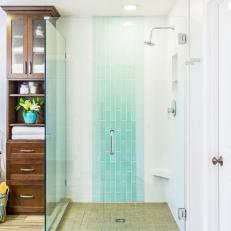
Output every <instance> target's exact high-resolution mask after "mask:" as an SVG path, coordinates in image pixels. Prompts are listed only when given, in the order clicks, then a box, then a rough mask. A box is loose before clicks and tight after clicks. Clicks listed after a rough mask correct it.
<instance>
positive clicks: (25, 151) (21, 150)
mask: <svg viewBox="0 0 231 231" xmlns="http://www.w3.org/2000/svg"><path fill="white" fill-rule="evenodd" d="M20 152H23V153H31V152H34V149H20Z"/></svg>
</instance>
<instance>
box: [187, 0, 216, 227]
mask: <svg viewBox="0 0 231 231" xmlns="http://www.w3.org/2000/svg"><path fill="white" fill-rule="evenodd" d="M203 9H204V6H203V0H191V1H190V57H191V58H199V59H201V62H200V63H196V64H195V65H193V66H190V79H189V81H190V89H189V92H190V98H189V102H188V105H189V106H190V107H189V134H188V135H189V140H188V142H189V143H188V144H189V146H188V148H189V159H188V170H189V176H188V179H187V181H188V182H189V184H190V185H189V192H188V208H190V210H189V214H188V215H189V221H188V230H190V231H194V230H198V231H204V230H205V228H204V222H205V218H206V217H207V215H208V214H206V213H204V203H205V201H206V197H205V198H204V197H203V196H204V187H206V182H205V181H204V180H205V178H204V176H205V169H206V168H205V165H206V164H205V162H207V161H208V159H207V156H206V155H205V152H204V151H205V150H204V146H205V137H204V134H205V120H204V115H205V114H204V113H205V110H206V107H207V105H206V102H205V101H204V97H205V92H206V87H207V86H206V85H205V84H204V75H203V68H204V66H203V65H204V64H205V62H204V60H203V49H204V47H203V36H204V33H203V31H204V29H205V28H203V24H204V17H203V15H204V10H203ZM208 163H209V162H208ZM208 193H210V192H208ZM210 203H211V201H210ZM213 219H214V218H213Z"/></svg>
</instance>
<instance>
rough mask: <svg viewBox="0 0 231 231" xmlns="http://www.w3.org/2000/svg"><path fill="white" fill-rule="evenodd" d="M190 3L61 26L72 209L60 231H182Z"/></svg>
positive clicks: (74, 20) (65, 22) (64, 20)
mask: <svg viewBox="0 0 231 231" xmlns="http://www.w3.org/2000/svg"><path fill="white" fill-rule="evenodd" d="M184 3H185V4H184V5H181V4H182V1H175V2H174V3H173V7H172V10H171V11H170V12H169V15H166V16H163V17H156V16H150V17H93V18H89V17H87V18H72V17H70V18H61V19H59V21H58V23H57V28H59V30H60V31H62V33H63V35H64V36H65V37H66V40H67V44H66V45H67V55H68V59H67V61H68V65H67V67H68V90H69V91H68V94H67V102H68V104H67V111H68V113H67V122H68V129H67V135H68V151H67V157H68V158H67V166H68V167H67V182H68V197H70V199H71V200H72V202H73V203H71V205H70V207H69V211H68V219H64V220H63V224H62V225H61V227H63V229H73V230H74V229H79V230H86V229H87V230H90V229H97V230H110V231H113V230H140V231H141V230H142V231H144V230H145V231H148V230H150V231H151V230H156V231H161V230H169V231H170V230H171V231H179V230H180V231H184V230H185V220H184V217H183V214H184V213H183V212H184V210H183V209H184V208H185V207H186V204H185V127H184V125H185V85H186V79H187V69H186V66H185V61H186V60H188V43H185V42H184V40H183V38H184V37H185V34H186V35H187V32H188V15H187V4H188V1H187V0H185V2H184ZM179 9H180V11H179ZM182 9H185V10H184V11H183V10H182ZM162 26H164V27H167V28H162V29H161V28H160V27H162ZM170 26H171V27H173V28H169V27H170ZM154 27H157V29H155V30H153V34H152V41H149V43H145V44H144V40H148V39H150V32H151V31H152V29H153V28H154ZM180 38H182V39H180ZM53 40H54V39H53ZM154 44H155V46H154ZM151 45H153V46H151ZM51 47H52V44H51ZM50 91H51V92H52V91H54V89H50ZM175 103H176V111H174V105H175ZM53 110H54V111H53V113H55V112H56V111H57V107H56V109H53ZM173 112H176V114H175V113H173ZM51 123H56V122H54V121H51ZM48 171H49V170H48ZM51 192H52V190H51ZM179 209H182V210H179ZM178 215H179V216H178ZM181 215H182V217H180V216H181Z"/></svg>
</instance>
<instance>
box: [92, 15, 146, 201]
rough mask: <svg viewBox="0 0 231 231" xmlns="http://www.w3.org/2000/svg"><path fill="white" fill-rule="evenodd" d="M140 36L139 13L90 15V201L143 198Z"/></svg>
mask: <svg viewBox="0 0 231 231" xmlns="http://www.w3.org/2000/svg"><path fill="white" fill-rule="evenodd" d="M128 22H129V23H130V26H125V25H128ZM143 37H144V36H143V17H94V18H93V49H94V50H93V60H94V61H93V83H94V94H93V96H94V100H93V102H94V105H93V107H94V115H93V124H94V128H93V130H94V131H93V201H95V202H138V201H143V200H144V174H143V171H144V151H143V75H144V74H143V68H144V64H143V62H144V61H143V60H144V51H143V49H144V48H143ZM111 129H113V130H114V131H115V133H114V139H113V141H114V146H113V149H114V150H113V151H114V155H110V144H111V143H110V130H111Z"/></svg>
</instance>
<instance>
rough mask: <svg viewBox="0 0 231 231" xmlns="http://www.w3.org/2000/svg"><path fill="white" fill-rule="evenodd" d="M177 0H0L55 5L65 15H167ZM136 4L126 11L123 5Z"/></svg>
mask: <svg viewBox="0 0 231 231" xmlns="http://www.w3.org/2000/svg"><path fill="white" fill-rule="evenodd" d="M174 2H175V0H0V5H54V6H56V8H57V9H58V11H59V12H60V13H61V15H63V16H93V15H94V16H127V15H137V16H138V15H144V16H145V15H146V16H148V15H158V16H159V15H167V14H168V12H169V10H170V9H171V7H172V5H173V4H174ZM126 4H136V5H137V10H136V11H134V12H126V11H125V10H124V9H123V6H124V5H126Z"/></svg>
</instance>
